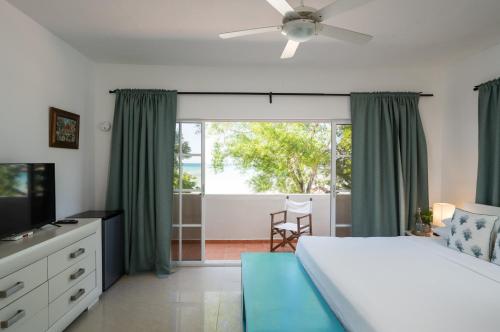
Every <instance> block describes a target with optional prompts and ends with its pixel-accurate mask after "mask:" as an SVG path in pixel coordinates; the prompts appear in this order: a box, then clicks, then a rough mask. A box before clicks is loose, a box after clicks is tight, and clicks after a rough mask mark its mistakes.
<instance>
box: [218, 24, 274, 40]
mask: <svg viewBox="0 0 500 332" xmlns="http://www.w3.org/2000/svg"><path fill="white" fill-rule="evenodd" d="M279 31H281V26H279V25H278V26H274V27H263V28H255V29H248V30H240V31H232V32H226V33H221V34H219V37H220V38H222V39H227V38H234V37H243V36H250V35H256V34H259V33H266V32H279Z"/></svg>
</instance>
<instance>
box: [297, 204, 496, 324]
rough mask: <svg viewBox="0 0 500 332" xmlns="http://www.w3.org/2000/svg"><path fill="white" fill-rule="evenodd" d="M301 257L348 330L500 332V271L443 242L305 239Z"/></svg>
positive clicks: (407, 238) (298, 251) (403, 239)
mask: <svg viewBox="0 0 500 332" xmlns="http://www.w3.org/2000/svg"><path fill="white" fill-rule="evenodd" d="M476 207H477V206H476ZM478 212H483V213H484V210H483V211H478ZM489 213H491V211H490V212H489ZM296 256H297V257H298V259H299V260H300V262H301V263H302V265H303V267H304V268H305V270H306V271H307V273H308V274H309V276H310V277H311V279H312V280H313V282H314V284H315V285H316V287H317V288H318V290H319V291H320V293H321V294H322V296H323V297H324V299H325V301H326V302H327V303H328V304H329V306H330V307H331V309H332V310H333V311H334V313H335V314H336V316H337V317H338V318H339V319H340V321H341V322H342V324H343V325H344V327H345V328H346V329H347V330H349V331H353V332H364V331H377V332H382V331H383V332H391V331H395V332H396V331H397V332H401V331H405V332H412V331H415V332H416V331H418V332H422V331H426V332H434V331H440V332H441V331H453V332H462V331H464V332H465V331H467V332H470V331H500V320H499V319H498V315H499V313H500V266H498V265H496V264H493V263H490V262H487V261H484V260H480V259H477V258H475V257H473V256H469V255H466V254H462V253H459V252H457V251H454V250H451V249H449V248H447V247H446V245H445V243H444V239H441V238H422V237H413V236H407V237H393V238H376V237H375V238H331V237H303V238H301V239H300V241H299V244H298V247H297V252H296Z"/></svg>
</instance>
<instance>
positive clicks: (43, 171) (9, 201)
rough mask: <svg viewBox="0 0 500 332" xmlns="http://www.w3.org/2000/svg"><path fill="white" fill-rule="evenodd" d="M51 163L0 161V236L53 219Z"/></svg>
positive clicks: (52, 170)
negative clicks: (4, 162)
mask: <svg viewBox="0 0 500 332" xmlns="http://www.w3.org/2000/svg"><path fill="white" fill-rule="evenodd" d="M54 169H55V167H54V164H0V238H4V237H6V236H9V235H13V234H17V233H21V232H24V231H28V230H30V229H33V228H37V227H41V226H43V225H45V224H48V223H51V222H53V221H55V218H56V190H55V174H54V173H55V171H54Z"/></svg>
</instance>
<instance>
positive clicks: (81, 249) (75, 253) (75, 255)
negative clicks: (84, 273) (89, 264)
mask: <svg viewBox="0 0 500 332" xmlns="http://www.w3.org/2000/svg"><path fill="white" fill-rule="evenodd" d="M84 253H85V248H80V249H78V250H77V251H74V252H72V253H71V254H69V257H70V258H77V257H78V256H80V255H82V254H84Z"/></svg>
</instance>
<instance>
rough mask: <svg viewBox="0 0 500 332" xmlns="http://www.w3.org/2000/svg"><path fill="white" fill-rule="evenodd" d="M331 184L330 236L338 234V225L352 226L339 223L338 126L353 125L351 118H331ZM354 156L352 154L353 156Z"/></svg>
mask: <svg viewBox="0 0 500 332" xmlns="http://www.w3.org/2000/svg"><path fill="white" fill-rule="evenodd" d="M330 123H331V130H332V133H331V140H332V144H331V148H332V150H331V153H330V156H331V158H332V159H331V162H330V164H331V171H330V176H331V180H330V182H331V184H330V236H336V233H337V227H352V225H349V224H337V158H338V157H339V156H337V139H336V137H337V126H338V125H351V120H350V119H341V120H340V119H339V120H331V122H330ZM351 157H352V156H351Z"/></svg>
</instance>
